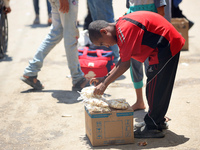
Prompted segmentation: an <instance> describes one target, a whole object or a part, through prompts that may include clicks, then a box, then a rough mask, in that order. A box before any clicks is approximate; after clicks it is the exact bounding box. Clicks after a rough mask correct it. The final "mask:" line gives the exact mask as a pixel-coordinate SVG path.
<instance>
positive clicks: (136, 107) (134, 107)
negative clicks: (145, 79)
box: [131, 102, 146, 111]
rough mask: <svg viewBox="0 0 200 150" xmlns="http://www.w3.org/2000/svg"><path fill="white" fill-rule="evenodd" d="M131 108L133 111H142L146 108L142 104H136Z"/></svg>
mask: <svg viewBox="0 0 200 150" xmlns="http://www.w3.org/2000/svg"><path fill="white" fill-rule="evenodd" d="M131 107H132V109H133V111H136V110H143V109H145V108H146V107H145V105H144V103H137V102H136V103H135V104H133V105H132V106H131Z"/></svg>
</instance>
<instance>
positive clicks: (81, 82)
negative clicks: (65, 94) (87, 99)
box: [72, 77, 90, 92]
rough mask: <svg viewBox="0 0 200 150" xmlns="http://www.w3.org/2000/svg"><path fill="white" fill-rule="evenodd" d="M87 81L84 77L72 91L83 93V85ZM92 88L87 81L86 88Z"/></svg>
mask: <svg viewBox="0 0 200 150" xmlns="http://www.w3.org/2000/svg"><path fill="white" fill-rule="evenodd" d="M86 80H87V79H86V78H85V77H84V78H82V79H81V80H80V81H78V82H77V83H76V84H75V85H73V87H72V91H79V92H80V91H81V90H82V89H83V88H82V87H81V85H82V84H83V83H84V82H85V81H86ZM87 86H90V83H89V80H88V81H87V83H86V85H85V86H84V87H87Z"/></svg>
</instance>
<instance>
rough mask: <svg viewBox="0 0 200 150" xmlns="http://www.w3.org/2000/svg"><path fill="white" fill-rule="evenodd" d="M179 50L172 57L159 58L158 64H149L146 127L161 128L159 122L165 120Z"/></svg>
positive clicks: (161, 122)
mask: <svg viewBox="0 0 200 150" xmlns="http://www.w3.org/2000/svg"><path fill="white" fill-rule="evenodd" d="M179 56H180V52H179V53H178V54H176V55H175V56H174V57H171V56H169V57H168V58H167V59H166V58H165V59H163V60H159V64H156V65H150V66H149V68H148V70H147V85H146V97H147V101H148V105H149V111H148V113H147V114H146V116H145V118H144V121H145V123H146V125H147V128H148V129H159V130H161V127H160V124H163V123H164V121H165V118H164V117H165V114H166V113H167V110H168V106H169V102H170V98H171V93H172V89H173V86H174V80H175V76H176V71H177V66H178V61H179Z"/></svg>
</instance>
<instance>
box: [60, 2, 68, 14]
mask: <svg viewBox="0 0 200 150" xmlns="http://www.w3.org/2000/svg"><path fill="white" fill-rule="evenodd" d="M59 2H60V8H59V10H60V12H62V13H68V12H69V2H68V0H59Z"/></svg>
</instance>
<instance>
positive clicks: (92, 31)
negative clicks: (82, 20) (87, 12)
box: [88, 20, 109, 42]
mask: <svg viewBox="0 0 200 150" xmlns="http://www.w3.org/2000/svg"><path fill="white" fill-rule="evenodd" d="M107 26H109V24H108V22H106V21H105V20H96V21H93V22H91V23H90V24H89V27H88V32H89V38H90V40H91V41H92V42H93V41H97V40H98V39H99V38H100V37H101V33H100V30H101V29H103V28H105V27H107Z"/></svg>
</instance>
